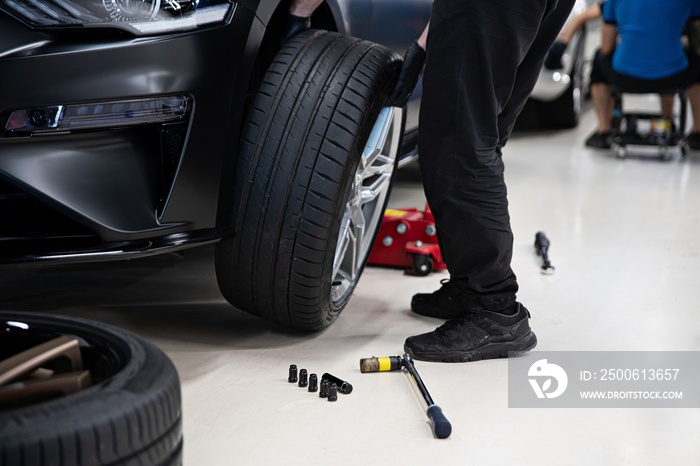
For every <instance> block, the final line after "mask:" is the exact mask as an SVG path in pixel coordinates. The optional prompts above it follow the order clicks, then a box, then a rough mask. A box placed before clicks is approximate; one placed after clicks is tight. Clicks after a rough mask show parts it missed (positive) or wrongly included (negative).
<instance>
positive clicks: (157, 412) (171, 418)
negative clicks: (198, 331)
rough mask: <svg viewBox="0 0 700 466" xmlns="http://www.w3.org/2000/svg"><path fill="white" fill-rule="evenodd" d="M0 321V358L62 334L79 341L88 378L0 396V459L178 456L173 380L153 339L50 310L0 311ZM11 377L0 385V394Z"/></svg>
mask: <svg viewBox="0 0 700 466" xmlns="http://www.w3.org/2000/svg"><path fill="white" fill-rule="evenodd" d="M0 327H1V328H0V331H1V332H2V333H1V334H0V360H7V358H8V357H10V356H12V355H14V354H16V353H17V352H19V351H21V350H23V349H26V348H23V347H25V346H26V347H27V348H28V347H30V346H31V345H32V344H33V343H34V342H43V341H48V340H50V339H52V338H53V337H55V336H57V335H66V336H70V337H75V339H77V340H78V341H79V342H80V352H81V353H82V355H83V360H84V363H85V369H86V370H89V371H90V372H91V378H92V384H91V385H89V386H88V387H86V388H84V389H82V390H80V391H77V392H76V393H72V394H69V395H67V396H62V397H56V398H53V399H48V400H31V399H30V401H27V400H20V401H14V402H11V403H0V465H2V466H48V465H57V466H58V465H62V466H63V465H81V466H92V465H94V466H97V465H163V466H170V465H178V464H181V463H182V445H183V439H182V410H181V395H180V382H179V378H178V374H177V371H176V369H175V367H174V365H173V363H172V362H171V361H170V359H169V358H168V357H167V356H166V355H165V354H164V353H163V352H162V351H161V350H159V349H158V348H156V347H155V346H154V345H153V344H151V343H149V342H147V341H146V340H144V339H143V338H141V337H138V336H136V335H134V334H132V333H130V332H127V331H125V330H121V329H118V328H116V327H113V326H110V325H106V324H102V323H98V322H92V321H89V320H85V319H79V318H71V317H62V316H56V315H51V314H39V313H27V312H9V311H0ZM25 341H26V344H25ZM55 364H58V363H55ZM16 383H17V382H15V386H14V387H13V386H11V385H12V384H11V383H10V384H7V385H4V386H0V394H1V392H2V391H3V390H11V389H13V388H16V387H17V385H16Z"/></svg>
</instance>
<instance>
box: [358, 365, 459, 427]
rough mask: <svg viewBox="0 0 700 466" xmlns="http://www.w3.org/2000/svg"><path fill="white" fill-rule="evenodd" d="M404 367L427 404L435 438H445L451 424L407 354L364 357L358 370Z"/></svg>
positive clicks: (384, 369)
mask: <svg viewBox="0 0 700 466" xmlns="http://www.w3.org/2000/svg"><path fill="white" fill-rule="evenodd" d="M401 369H406V370H407V371H408V373H409V374H411V378H412V379H413V381H414V382H415V383H416V385H417V386H418V390H419V391H420V393H421V395H423V399H424V400H425V402H426V403H427V404H428V410H427V414H428V417H429V418H430V420H431V421H432V423H433V431H434V432H435V436H436V437H437V438H447V437H449V436H450V434H451V433H452V424H450V421H448V420H447V418H446V417H445V415H444V414H443V412H442V409H441V408H440V407H439V406H438V405H436V404H435V402H434V401H433V398H432V397H431V396H430V393H428V389H427V388H426V387H425V384H424V383H423V380H422V379H421V378H420V375H419V374H418V371H417V370H416V366H415V365H414V364H413V358H412V357H411V356H409V355H408V354H404V355H403V356H385V357H380V358H364V359H360V372H388V371H398V370H401Z"/></svg>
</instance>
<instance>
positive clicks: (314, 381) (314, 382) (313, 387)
mask: <svg viewBox="0 0 700 466" xmlns="http://www.w3.org/2000/svg"><path fill="white" fill-rule="evenodd" d="M317 390H318V376H317V375H316V374H311V375H309V391H310V392H315V391H317Z"/></svg>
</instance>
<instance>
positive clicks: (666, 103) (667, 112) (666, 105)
mask: <svg viewBox="0 0 700 466" xmlns="http://www.w3.org/2000/svg"><path fill="white" fill-rule="evenodd" d="M659 99H660V100H661V117H662V118H666V119H668V120H672V119H673V106H674V103H675V102H676V94H660V95H659Z"/></svg>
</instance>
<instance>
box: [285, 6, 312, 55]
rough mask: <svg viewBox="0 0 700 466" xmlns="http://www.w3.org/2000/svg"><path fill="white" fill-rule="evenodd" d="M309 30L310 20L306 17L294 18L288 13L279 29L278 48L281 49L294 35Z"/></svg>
mask: <svg viewBox="0 0 700 466" xmlns="http://www.w3.org/2000/svg"><path fill="white" fill-rule="evenodd" d="M310 28H311V18H309V17H306V16H294V15H293V14H291V13H288V14H287V15H286V16H285V18H284V24H283V25H282V28H281V35H280V43H279V48H282V46H283V45H284V44H286V43H287V41H288V40H289V39H291V38H292V36H294V35H295V34H297V33H299V32H302V31H306V30H307V29H310Z"/></svg>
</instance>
